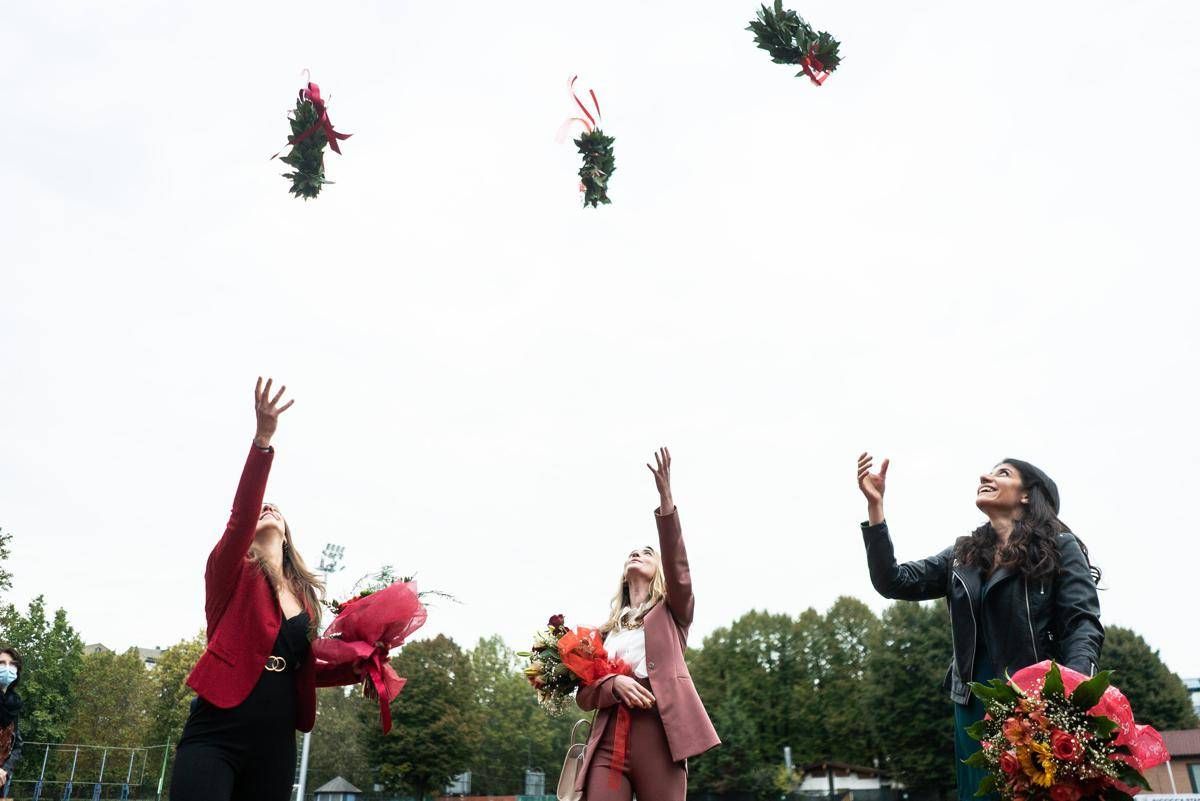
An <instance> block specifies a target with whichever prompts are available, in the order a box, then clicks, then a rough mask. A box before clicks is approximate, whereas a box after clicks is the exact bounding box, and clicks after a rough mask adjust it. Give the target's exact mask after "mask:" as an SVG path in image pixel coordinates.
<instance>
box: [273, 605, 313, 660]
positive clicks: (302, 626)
mask: <svg viewBox="0 0 1200 801" xmlns="http://www.w3.org/2000/svg"><path fill="white" fill-rule="evenodd" d="M309 622H310V620H309V617H308V613H307V612H301V613H300V614H298V615H296V616H295V617H293V618H288V619H287V620H285V621H283V625H282V626H280V627H279V636H277V637H276V638H275V647H274V648H272V649H271V655H272V656H282V657H283V658H284V659H286V660H287V669H288V671H292V670H295V669H297V668H298V667H300V663H301V662H303V661H304V660H305V659H307V658H308V650H309V648H310V647H311V646H310V644H309V642H308V624H309Z"/></svg>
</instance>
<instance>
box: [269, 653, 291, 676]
mask: <svg viewBox="0 0 1200 801" xmlns="http://www.w3.org/2000/svg"><path fill="white" fill-rule="evenodd" d="M267 670H269V671H271V672H272V673H282V672H283V671H285V670H287V660H286V659H284V658H283V657H282V656H275V655H271V656H268V657H267Z"/></svg>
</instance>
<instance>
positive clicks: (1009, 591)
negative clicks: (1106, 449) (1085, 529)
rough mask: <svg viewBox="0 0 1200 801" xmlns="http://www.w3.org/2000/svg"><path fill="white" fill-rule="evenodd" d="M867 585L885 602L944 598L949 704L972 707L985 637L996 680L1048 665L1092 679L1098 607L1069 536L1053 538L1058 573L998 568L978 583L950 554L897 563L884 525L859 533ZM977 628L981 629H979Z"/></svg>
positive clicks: (1100, 630)
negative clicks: (950, 642) (949, 646)
mask: <svg viewBox="0 0 1200 801" xmlns="http://www.w3.org/2000/svg"><path fill="white" fill-rule="evenodd" d="M862 534H863V544H864V545H866V547H867V567H868V568H869V569H870V571H871V583H872V584H873V585H874V586H875V589H876V590H877V591H878V592H879V594H880V595H882V596H883V597H885V598H894V599H896V600H901V601H927V600H931V599H934V598H945V599H946V605H947V606H948V607H949V609H950V626H951V632H952V634H953V637H954V658H953V660H952V661H951V663H950V670H949V671H948V672H947V675H946V687H947V689H949V690H950V698H951V699H953V700H954V702H955V703H958V704H966V703H969V702H970V698H971V690H970V688H969V687H968V686H967V684H968V682H970V681H972V680H973V677H972V673H973V671H974V666H975V643H976V638H978V637H983V638H984V641H985V642H986V643H987V649H988V655H989V656H990V657H991V661H992V669H993V670H994V671H995V672H996V675H997V676H1005V675H1008V674H1009V673H1015V672H1016V671H1018V670H1020V669H1021V668H1023V667H1026V666H1028V665H1032V664H1035V663H1037V662H1041V661H1042V660H1043V659H1054V660H1057V661H1058V663H1059V664H1062V665H1066V666H1068V667H1071V668H1074V669H1075V670H1078V671H1080V672H1081V673H1085V674H1087V675H1092V674H1094V673H1095V672H1096V663H1097V662H1098V661H1099V660H1100V646H1101V645H1103V644H1104V627H1103V626H1102V625H1101V624H1100V600H1099V598H1098V597H1097V594H1096V585H1095V583H1093V581H1092V574H1091V571H1090V567H1089V565H1088V560H1087V557H1085V556H1084V555H1083V550H1082V549H1081V548H1080V546H1079V540H1078V539H1076V537H1075V535H1074V534H1071V533H1070V532H1064V533H1062V534H1059V535H1058V538H1057V539H1058V553H1059V560H1060V567H1059V571H1058V573H1057V575H1055V576H1052V577H1048V578H1046V579H1026V578H1025V577H1024V576H1022V575H1021V574H1020V573H1019V572H1016V571H1012V570H1008V569H1006V568H1000V569H999V570H997V571H996V572H995V573H994V574H992V575H991V576H990V577H989V578H988V580H987V581H986V582H985V581H983V577H982V575H981V573H980V571H979V568H976V567H969V566H967V565H963V564H961V563H959V562H958V561H957V560H956V559H955V558H954V548H953V546H952V547H950V548H947V549H946V550H944V551H942V552H941V553H939V554H937V555H936V556H931V557H929V558H928V559H921V560H919V561H916V562H905V563H904V564H897V563H896V554H895V549H894V548H893V547H892V538H891V536H889V535H888V529H887V523H886V522H883V523H880V524H879V525H877V526H869V525H867V524H865V523H864V524H863V526H862ZM980 621H982V623H981V622H980Z"/></svg>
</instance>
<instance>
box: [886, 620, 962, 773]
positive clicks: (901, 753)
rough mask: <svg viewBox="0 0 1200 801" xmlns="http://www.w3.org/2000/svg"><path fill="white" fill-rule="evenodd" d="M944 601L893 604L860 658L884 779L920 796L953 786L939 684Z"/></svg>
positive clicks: (949, 712) (947, 712)
mask: <svg viewBox="0 0 1200 801" xmlns="http://www.w3.org/2000/svg"><path fill="white" fill-rule="evenodd" d="M950 636H951V635H950V615H949V612H947V610H946V605H945V604H942V603H936V604H929V605H923V604H915V603H904V602H902V603H897V604H893V605H892V606H890V607H888V609H887V610H885V611H884V613H883V620H882V624H881V626H880V627H879V629H878V630H877V632H876V634H875V643H874V645H873V647H872V648H871V653H870V657H869V658H868V660H867V681H866V687H865V689H866V692H865V693H864V695H865V696H866V698H867V700H868V702H869V704H870V708H871V719H872V720H873V721H874V724H875V726H876V730H877V734H878V740H879V745H880V749H881V751H882V752H883V754H884V757H885V762H884V764H885V765H886V767H887V769H888V770H889V771H891V774H892V777H893V778H894V779H895V780H896V781H897V782H899V783H901V784H904V785H905V786H906V787H908V788H909V790H910V792H913V793H915V794H918V795H921V796H928V797H941V796H943V795H944V794H945V793H946V792H947V791H949V790H951V789H953V788H954V787H955V786H956V779H955V773H954V766H955V762H954V707H953V705H952V703H951V701H950V699H949V698H948V697H947V695H946V691H945V689H943V686H942V685H943V681H944V680H945V677H946V669H947V668H948V667H949V665H950V659H951V657H952V651H953V645H952V643H951V640H950Z"/></svg>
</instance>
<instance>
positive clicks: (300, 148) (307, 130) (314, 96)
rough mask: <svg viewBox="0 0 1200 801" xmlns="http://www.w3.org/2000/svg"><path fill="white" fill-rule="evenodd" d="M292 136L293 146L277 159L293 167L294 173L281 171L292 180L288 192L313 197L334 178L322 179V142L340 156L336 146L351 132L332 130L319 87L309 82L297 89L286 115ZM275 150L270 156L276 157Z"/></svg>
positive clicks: (298, 195)
mask: <svg viewBox="0 0 1200 801" xmlns="http://www.w3.org/2000/svg"><path fill="white" fill-rule="evenodd" d="M288 123H289V125H290V126H291V129H292V135H291V136H289V137H288V144H289V145H291V146H292V149H291V150H290V151H289V152H288V154H287V155H286V156H284V157H283V158H281V159H280V161H282V162H283V163H284V164H287V165H289V166H291V167H292V168H293V170H294V171H293V172H287V173H284V174H283V177H284V178H291V179H292V189H291V192H292V194H293V195H295V196H296V197H302V198H304V199H305V200H308V199H309V198H314V197H316V196H317V195H318V194H319V193H320V192H321V187H322V186H324V185H325V184H331V183H333V181H326V180H325V145H326V144H328V145H329V147H330V149H332V150H333V152H334V153H337V154H338V155H339V156H340V155H341V154H342V149H341V148H340V147H339V146H338V141H339V140H341V139H349V138H350V137H351V136H352V135H353V134H344V133H339V132H337V131H335V130H333V123H332V122H330V121H329V110H328V109H326V108H325V101H324V100H322V99H321V87H319V86H317V85H316V84H315V83H312V82H311V81H310V82H309V84H308V86H307V87H305V88H304V89H301V90H300V95H299V97H298V98H297V100H296V110H295V111H293V112H292V116H291V117H290V118H288ZM278 155H279V154H278V153H276V154H275V155H274V156H271V158H275V157H276V156H278Z"/></svg>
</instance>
